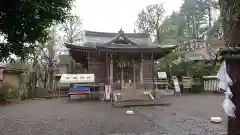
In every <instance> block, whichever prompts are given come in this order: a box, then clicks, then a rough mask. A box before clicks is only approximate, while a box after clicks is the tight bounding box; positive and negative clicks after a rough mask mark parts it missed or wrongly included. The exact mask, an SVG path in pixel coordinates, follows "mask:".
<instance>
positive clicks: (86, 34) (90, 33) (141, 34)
mask: <svg viewBox="0 0 240 135" xmlns="http://www.w3.org/2000/svg"><path fill="white" fill-rule="evenodd" d="M84 32H85V36H93V35H94V36H97V35H99V36H114V37H115V36H116V35H117V34H118V32H116V33H113V32H99V31H89V30H84ZM124 35H126V36H128V37H145V38H147V37H149V34H147V33H124Z"/></svg>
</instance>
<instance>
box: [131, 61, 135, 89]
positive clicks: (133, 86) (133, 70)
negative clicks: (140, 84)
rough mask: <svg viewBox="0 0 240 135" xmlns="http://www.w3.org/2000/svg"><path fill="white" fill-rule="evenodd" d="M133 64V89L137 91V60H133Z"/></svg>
mask: <svg viewBox="0 0 240 135" xmlns="http://www.w3.org/2000/svg"><path fill="white" fill-rule="evenodd" d="M132 63H133V89H136V63H135V60H134V59H133V60H132Z"/></svg>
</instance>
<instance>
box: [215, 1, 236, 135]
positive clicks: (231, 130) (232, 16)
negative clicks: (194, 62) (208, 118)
mask: <svg viewBox="0 0 240 135" xmlns="http://www.w3.org/2000/svg"><path fill="white" fill-rule="evenodd" d="M219 3H220V9H221V17H222V23H223V29H224V39H225V42H226V44H227V45H228V46H229V47H236V46H237V47H239V43H240V22H239V19H238V18H239V12H237V10H239V8H240V6H239V4H236V3H239V0H220V1H219ZM234 4H236V5H234ZM226 62H227V72H228V74H229V77H230V78H231V79H232V81H233V85H232V86H231V87H230V89H231V91H232V93H233V97H232V99H231V100H232V102H233V104H234V105H235V106H236V111H235V115H236V119H234V118H229V119H228V135H237V133H238V132H240V128H239V127H240V90H239V88H240V59H238V60H227V61H226Z"/></svg>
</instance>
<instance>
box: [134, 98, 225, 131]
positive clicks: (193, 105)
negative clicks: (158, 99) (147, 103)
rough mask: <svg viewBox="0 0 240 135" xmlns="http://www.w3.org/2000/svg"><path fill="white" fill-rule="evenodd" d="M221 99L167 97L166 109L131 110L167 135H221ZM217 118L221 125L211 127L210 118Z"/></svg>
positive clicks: (139, 108) (223, 127)
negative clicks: (169, 103)
mask: <svg viewBox="0 0 240 135" xmlns="http://www.w3.org/2000/svg"><path fill="white" fill-rule="evenodd" d="M223 99H224V96H221V95H189V96H182V97H169V98H168V99H166V100H171V101H172V105H171V106H168V107H161V106H157V107H135V108H134V109H136V110H137V111H138V112H140V113H141V114H142V115H143V116H145V117H146V118H148V119H150V120H152V121H154V122H155V123H156V124H158V125H159V126H162V127H164V128H165V129H166V130H167V131H168V135H189V134H194V135H225V134H226V123H227V119H226V115H225V113H224V111H223V109H222V106H221V104H222V101H223ZM212 116H220V117H222V118H223V122H222V123H219V124H213V123H211V122H210V117H212Z"/></svg>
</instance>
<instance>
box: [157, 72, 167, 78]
mask: <svg viewBox="0 0 240 135" xmlns="http://www.w3.org/2000/svg"><path fill="white" fill-rule="evenodd" d="M157 73H158V78H160V79H165V78H167V73H166V72H157Z"/></svg>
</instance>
